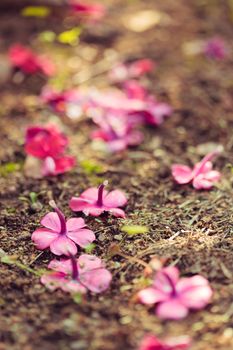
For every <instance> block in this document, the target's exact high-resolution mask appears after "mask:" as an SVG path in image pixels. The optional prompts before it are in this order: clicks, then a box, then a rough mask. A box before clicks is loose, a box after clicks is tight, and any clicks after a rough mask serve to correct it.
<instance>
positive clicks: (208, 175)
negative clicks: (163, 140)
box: [172, 151, 221, 190]
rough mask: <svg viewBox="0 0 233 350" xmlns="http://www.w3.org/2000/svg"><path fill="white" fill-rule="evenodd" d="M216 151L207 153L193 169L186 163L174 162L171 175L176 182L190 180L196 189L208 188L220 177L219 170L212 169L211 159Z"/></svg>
mask: <svg viewBox="0 0 233 350" xmlns="http://www.w3.org/2000/svg"><path fill="white" fill-rule="evenodd" d="M218 153H219V152H218V151H214V152H211V153H209V154H207V155H206V156H205V157H204V158H203V159H202V161H201V162H199V163H197V164H196V165H195V166H194V168H193V169H191V168H190V167H188V166H186V165H181V164H174V165H173V166H172V175H173V177H174V179H175V181H176V182H177V183H178V184H188V183H190V182H192V184H193V187H194V188H196V189H197V190H202V189H205V190H208V189H210V188H211V187H212V186H213V184H214V183H215V182H217V181H219V179H220V177H221V174H220V172H219V171H216V170H212V168H213V164H212V162H211V159H212V158H213V157H214V156H215V155H217V154H218Z"/></svg>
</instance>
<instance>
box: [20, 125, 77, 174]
mask: <svg viewBox="0 0 233 350" xmlns="http://www.w3.org/2000/svg"><path fill="white" fill-rule="evenodd" d="M67 146H68V138H67V137H66V136H65V135H64V134H63V133H61V132H60V131H59V130H58V128H57V127H56V126H55V125H48V126H32V127H29V128H28V129H27V132H26V142H25V152H26V153H27V154H28V155H32V156H33V157H35V158H38V159H40V160H41V171H40V172H41V176H47V175H58V174H63V173H64V172H67V171H69V170H70V169H72V168H73V167H74V165H75V158H74V157H72V156H67V155H64V152H65V150H66V148H67ZM29 175H30V174H29Z"/></svg>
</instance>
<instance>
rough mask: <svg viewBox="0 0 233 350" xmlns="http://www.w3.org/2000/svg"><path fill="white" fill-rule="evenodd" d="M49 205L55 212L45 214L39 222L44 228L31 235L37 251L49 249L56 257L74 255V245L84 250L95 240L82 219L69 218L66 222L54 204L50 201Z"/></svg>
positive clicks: (75, 250)
mask: <svg viewBox="0 0 233 350" xmlns="http://www.w3.org/2000/svg"><path fill="white" fill-rule="evenodd" d="M50 205H51V206H52V207H53V209H54V211H55V212H50V213H48V214H46V215H45V216H44V217H43V219H42V220H41V225H42V226H44V228H38V229H37V230H35V231H34V232H33V234H32V241H33V242H34V243H35V245H36V248H37V249H40V250H44V249H47V248H50V250H51V252H52V253H53V254H56V255H70V254H73V255H75V254H76V253H77V246H76V245H79V246H80V247H82V248H85V247H86V246H88V245H89V244H90V243H92V242H93V241H94V240H95V234H94V232H93V231H91V230H89V229H87V228H86V224H85V222H84V220H83V219H82V218H71V219H68V220H67V221H66V219H65V216H64V214H63V213H62V212H61V210H60V209H59V208H58V207H57V206H56V204H55V202H54V201H51V202H50Z"/></svg>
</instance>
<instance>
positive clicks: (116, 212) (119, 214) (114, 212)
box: [108, 208, 126, 218]
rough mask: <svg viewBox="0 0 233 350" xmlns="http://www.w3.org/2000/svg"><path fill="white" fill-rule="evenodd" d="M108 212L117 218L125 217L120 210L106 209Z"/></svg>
mask: <svg viewBox="0 0 233 350" xmlns="http://www.w3.org/2000/svg"><path fill="white" fill-rule="evenodd" d="M108 211H109V212H110V213H111V214H112V215H114V216H115V217H117V218H125V217H126V215H125V212H124V210H122V209H119V208H111V209H108Z"/></svg>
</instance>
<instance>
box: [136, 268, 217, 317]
mask: <svg viewBox="0 0 233 350" xmlns="http://www.w3.org/2000/svg"><path fill="white" fill-rule="evenodd" d="M211 296H212V289H211V288H210V286H209V282H208V281H207V280H206V279H205V278H204V277H202V276H200V275H195V276H193V277H186V278H179V270H178V269H177V268H176V267H172V266H169V267H165V268H162V269H161V270H160V271H158V272H157V274H156V275H155V277H154V280H153V284H152V286H151V287H148V288H145V289H143V290H141V291H140V292H139V293H138V298H139V300H140V301H141V302H142V303H143V304H148V305H153V304H158V306H157V307H156V309H155V312H156V314H157V316H158V317H160V318H162V319H173V320H179V319H182V318H184V317H186V316H187V314H188V311H189V309H193V310H199V309H202V308H204V307H205V306H206V305H207V304H208V303H209V301H210V298H211Z"/></svg>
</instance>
